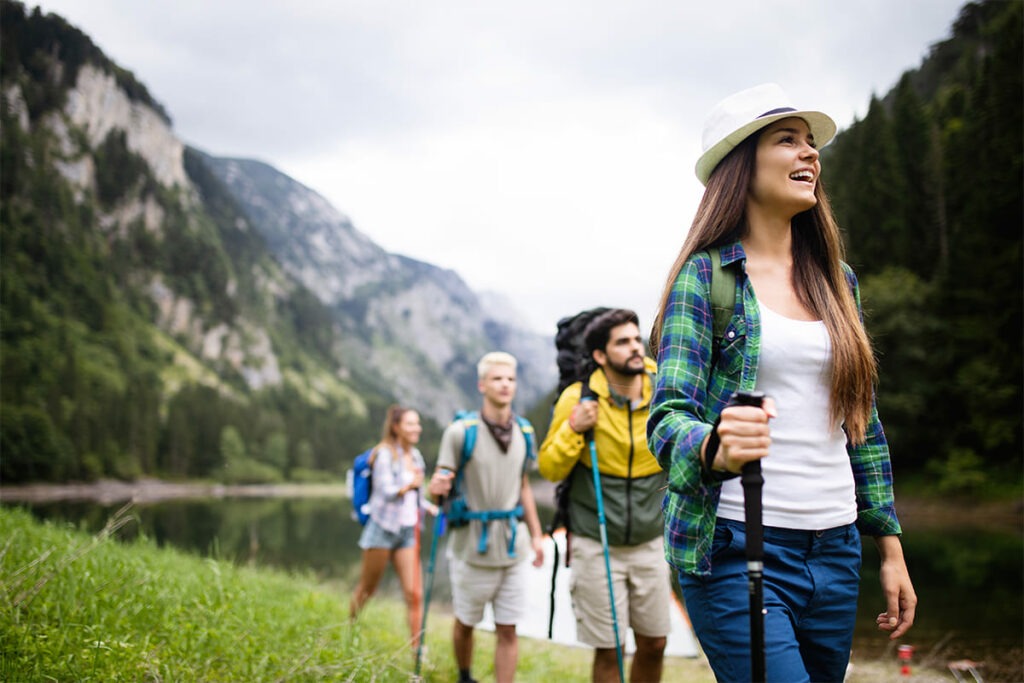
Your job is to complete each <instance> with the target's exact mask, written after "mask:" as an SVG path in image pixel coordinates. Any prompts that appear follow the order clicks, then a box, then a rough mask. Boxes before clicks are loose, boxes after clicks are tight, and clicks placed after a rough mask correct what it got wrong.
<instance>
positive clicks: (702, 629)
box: [679, 519, 861, 683]
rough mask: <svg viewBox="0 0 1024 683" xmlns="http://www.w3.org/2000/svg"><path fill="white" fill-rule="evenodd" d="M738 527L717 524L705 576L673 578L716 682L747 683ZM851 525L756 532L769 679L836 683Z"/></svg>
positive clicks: (850, 566)
mask: <svg viewBox="0 0 1024 683" xmlns="http://www.w3.org/2000/svg"><path fill="white" fill-rule="evenodd" d="M745 544H746V533H745V530H744V525H743V523H742V522H736V521H732V520H728V519H719V520H718V521H717V523H716V528H715V538H714V542H713V545H712V551H711V552H712V555H711V576H692V575H689V574H680V575H679V585H680V586H681V587H682V589H683V597H684V599H685V600H686V610H687V612H688V613H689V615H690V621H691V622H692V623H693V627H694V630H695V631H696V633H697V638H698V639H699V640H700V644H701V647H702V648H703V649H704V653H705V654H706V655H707V657H708V662H709V663H710V664H711V668H712V669H713V670H714V672H715V677H716V678H717V679H718V680H719V681H749V680H751V673H750V594H749V589H748V583H747V560H746V552H745V550H746V548H745ZM860 552H861V545H860V533H859V532H858V531H857V529H856V527H855V526H854V525H853V524H849V525H846V526H841V527H835V528H833V529H825V530H822V531H802V530H797V529H781V528H778V527H765V529H764V582H763V585H764V607H765V617H764V624H765V627H764V634H765V670H766V674H767V679H768V680H769V681H780V682H784V683H808V682H809V681H814V682H815V683H818V682H820V681H842V680H843V678H844V676H845V674H846V665H847V664H848V663H849V660H850V647H851V645H852V643H853V626H854V620H855V618H856V615H857V592H858V587H859V584H860V563H861V556H860Z"/></svg>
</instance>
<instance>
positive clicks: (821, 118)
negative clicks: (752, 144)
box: [695, 111, 836, 185]
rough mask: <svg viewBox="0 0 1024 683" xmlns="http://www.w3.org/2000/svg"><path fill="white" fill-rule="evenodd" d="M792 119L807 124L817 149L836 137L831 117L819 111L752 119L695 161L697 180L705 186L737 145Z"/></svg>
mask: <svg viewBox="0 0 1024 683" xmlns="http://www.w3.org/2000/svg"><path fill="white" fill-rule="evenodd" d="M792 118H798V119H803V120H804V121H806V122H807V126H808V127H809V128H810V129H811V135H813V136H814V142H815V143H816V144H817V145H818V147H819V148H821V147H824V146H825V145H827V144H828V143H829V142H831V141H832V138H834V137H835V135H836V122H835V121H833V120H832V117H830V116H829V115H828V114H825V113H823V112H820V111H787V112H781V113H778V114H772V115H771V116H762V117H761V118H757V119H754V120H753V121H751V122H750V123H748V124H746V125H745V126H742V127H740V128H737V129H736V130H734V131H733V132H731V133H729V134H728V135H726V136H725V137H724V138H722V139H721V140H719V141H718V142H716V143H715V144H714V145H712V146H711V147H710V148H709V149H708V150H707V151H706V152H704V154H702V155H701V156H700V158H699V159H697V166H696V169H695V170H696V172H697V179H698V180H700V182H701V184H702V185H707V184H708V179H709V178H710V177H711V174H712V172H714V170H715V167H716V166H718V164H719V163H720V162H721V161H722V159H724V158H725V157H726V156H728V154H729V152H731V151H732V150H733V149H735V148H736V146H737V145H739V144H740V143H741V142H743V141H744V140H746V139H747V138H748V137H750V136H751V135H753V134H754V133H756V132H757V131H759V130H761V129H762V128H764V127H766V126H769V125H771V124H773V123H775V122H776V121H781V120H782V119H792Z"/></svg>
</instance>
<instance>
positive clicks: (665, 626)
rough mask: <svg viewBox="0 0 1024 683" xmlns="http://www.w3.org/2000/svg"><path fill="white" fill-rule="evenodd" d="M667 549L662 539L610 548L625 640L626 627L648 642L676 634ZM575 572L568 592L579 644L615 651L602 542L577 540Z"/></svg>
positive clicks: (621, 633) (574, 542)
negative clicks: (672, 611)
mask: <svg viewBox="0 0 1024 683" xmlns="http://www.w3.org/2000/svg"><path fill="white" fill-rule="evenodd" d="M662 547H663V546H662V540H661V537H660V536H658V537H656V538H653V539H651V540H650V541H648V542H647V543H641V544H640V545H634V546H625V545H619V546H612V547H611V548H609V551H610V552H609V556H610V559H611V567H612V588H613V590H614V592H615V617H616V620H617V621H618V624H619V638H620V640H622V639H623V638H624V636H625V629H626V627H627V626H629V627H631V628H632V629H633V633H634V634H635V635H639V636H646V637H648V638H660V637H662V636H667V635H668V633H669V631H671V630H672V623H671V616H670V613H669V609H670V606H671V604H672V599H673V598H672V583H671V581H672V580H671V578H670V576H669V569H668V563H667V562H666V561H665V555H664V551H663V549H662ZM571 568H572V574H571V576H570V578H569V591H570V593H572V608H573V612H575V614H576V638H577V640H579V641H580V642H581V643H584V644H586V645H589V646H591V647H598V648H614V647H615V631H614V629H613V628H612V611H611V607H609V605H610V603H609V602H608V574H607V573H606V572H605V565H604V550H603V549H602V547H601V542H600V541H595V540H594V539H592V538H585V537H583V536H573V537H572V565H571Z"/></svg>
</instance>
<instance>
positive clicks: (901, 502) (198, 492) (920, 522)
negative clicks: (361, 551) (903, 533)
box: [0, 477, 1024, 531]
mask: <svg viewBox="0 0 1024 683" xmlns="http://www.w3.org/2000/svg"><path fill="white" fill-rule="evenodd" d="M530 483H531V486H532V488H533V492H534V497H535V499H536V500H537V503H538V504H540V505H543V506H546V507H554V498H555V484H554V483H552V482H549V481H547V480H544V479H540V478H539V477H538V478H532V479H531V481H530ZM303 497H306V498H346V499H347V498H348V497H349V493H348V487H347V485H346V484H345V482H343V481H338V482H334V483H310V484H300V483H279V484H221V483H217V482H203V481H186V482H173V481H165V480H162V479H156V478H148V477H146V478H142V479H138V480H135V481H121V480H117V479H101V480H98V481H95V482H64V483H59V484H52V483H33V484H23V485H7V486H5V485H0V503H60V502H94V503H99V504H103V505H112V504H115V503H129V502H131V503H158V502H162V501H168V500H186V499H197V498H218V499H219V498H303ZM896 512H897V514H898V515H899V516H900V517H901V518H905V519H906V520H908V521H909V522H910V525H909V528H910V529H911V530H914V529H931V528H935V527H949V526H958V527H964V526H967V527H987V528H1002V529H1009V530H1018V531H1022V530H1024V500H1020V499H1018V500H998V501H986V500H973V501H966V500H965V501H951V500H949V499H948V498H942V497H935V498H930V497H923V496H912V495H901V494H900V492H899V491H898V490H897V492H896ZM904 526H907V525H906V524H904Z"/></svg>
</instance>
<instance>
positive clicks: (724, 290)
mask: <svg viewBox="0 0 1024 683" xmlns="http://www.w3.org/2000/svg"><path fill="white" fill-rule="evenodd" d="M708 255H709V256H711V314H712V316H713V318H714V328H713V329H714V335H715V340H716V341H717V340H720V339H721V338H722V337H724V336H725V330H726V328H727V327H729V320H730V319H731V318H732V314H733V311H734V310H735V309H736V272H735V271H734V270H733V269H732V268H723V267H722V254H721V252H720V251H719V248H718V247H709V248H708Z"/></svg>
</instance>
